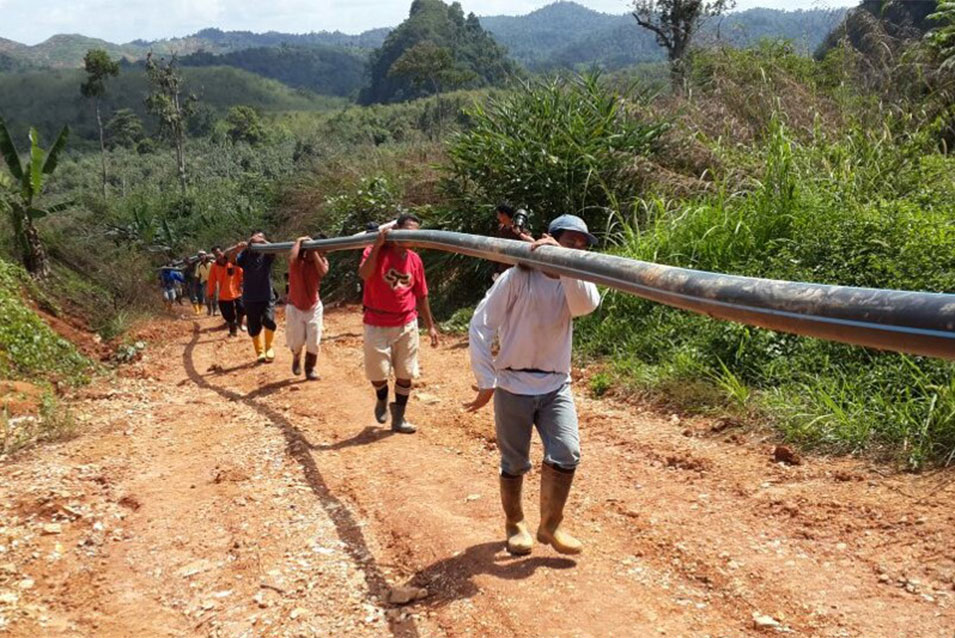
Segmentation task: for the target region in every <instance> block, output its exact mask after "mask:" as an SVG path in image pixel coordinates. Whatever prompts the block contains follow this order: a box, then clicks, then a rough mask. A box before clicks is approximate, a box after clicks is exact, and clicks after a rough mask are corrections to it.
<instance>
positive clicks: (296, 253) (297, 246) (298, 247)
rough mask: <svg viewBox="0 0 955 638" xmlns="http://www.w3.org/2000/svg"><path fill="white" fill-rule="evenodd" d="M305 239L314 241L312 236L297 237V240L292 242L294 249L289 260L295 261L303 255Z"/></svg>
mask: <svg viewBox="0 0 955 638" xmlns="http://www.w3.org/2000/svg"><path fill="white" fill-rule="evenodd" d="M303 241H312V238H311V237H308V236H303V237H299V238H298V239H296V240H295V242H294V243H292V250H291V252H289V255H288V260H289V261H295V260H296V259H298V258H299V257H300V256H301V255H302V242H303Z"/></svg>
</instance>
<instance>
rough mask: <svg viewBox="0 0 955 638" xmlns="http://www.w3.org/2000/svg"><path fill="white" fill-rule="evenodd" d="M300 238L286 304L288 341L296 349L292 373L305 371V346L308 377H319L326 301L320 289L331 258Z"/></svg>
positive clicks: (291, 263)
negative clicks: (306, 245)
mask: <svg viewBox="0 0 955 638" xmlns="http://www.w3.org/2000/svg"><path fill="white" fill-rule="evenodd" d="M306 241H312V238H311V237H299V238H298V239H296V240H295V244H294V245H293V246H292V251H291V252H290V253H289V256H288V305H287V306H285V341H286V343H288V347H289V350H291V351H292V374H294V375H296V376H298V375H299V374H301V372H302V348H303V347H304V348H305V378H306V379H308V380H309V381H315V380H316V379H318V374H316V373H315V364H316V363H318V346H319V344H320V343H321V340H322V314H323V312H322V310H323V309H322V300H321V299H319V297H318V288H319V286H321V285H322V278H323V277H324V276H325V275H327V274H328V259H326V258H325V255H323V254H322V253H320V252H318V251H317V250H303V249H302V242H306Z"/></svg>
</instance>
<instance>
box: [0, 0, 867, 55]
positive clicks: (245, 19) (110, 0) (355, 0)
mask: <svg viewBox="0 0 955 638" xmlns="http://www.w3.org/2000/svg"><path fill="white" fill-rule="evenodd" d="M578 1H579V2H580V3H581V4H584V5H586V6H588V7H590V8H592V9H595V10H597V11H602V12H604V13H614V14H623V13H627V11H628V10H629V7H630V2H628V1H627V0H578ZM550 2H551V0H462V2H461V5H462V7H463V8H464V10H465V12H473V13H476V14H478V15H481V16H488V15H501V14H506V15H523V14H526V13H530V12H531V11H534V10H535V9H539V8H541V7H543V6H546V5H547V4H550ZM850 4H854V2H851V0H739V2H738V9H747V8H751V7H753V6H768V7H773V8H777V9H810V8H817V7H821V8H825V7H834V6H846V5H850ZM410 5H411V1H410V0H352V1H349V0H271V1H265V0H166V1H165V2H157V1H156V0H37V1H36V2H32V3H31V2H27V1H26V0H0V8H2V9H3V21H2V22H0V37H3V38H9V39H12V40H16V41H18V42H23V43H26V44H36V43H38V42H41V41H43V40H45V39H46V38H48V37H50V36H51V35H54V34H57V33H82V34H84V35H88V36H91V37H97V38H102V39H104V40H109V41H111V42H128V41H130V40H134V39H137V38H142V39H147V40H152V39H159V38H168V37H175V36H183V35H188V34H190V33H195V32H196V31H198V30H199V29H202V28H205V27H218V28H220V29H223V30H231V29H235V30H248V31H257V32H262V31H270V30H272V31H285V32H289V33H305V32H309V31H335V30H339V31H344V32H346V33H360V32H362V31H365V30H367V29H373V28H376V27H386V26H395V25H397V24H399V23H400V22H401V21H402V20H404V19H405V18H406V17H407V15H408V8H409V7H410Z"/></svg>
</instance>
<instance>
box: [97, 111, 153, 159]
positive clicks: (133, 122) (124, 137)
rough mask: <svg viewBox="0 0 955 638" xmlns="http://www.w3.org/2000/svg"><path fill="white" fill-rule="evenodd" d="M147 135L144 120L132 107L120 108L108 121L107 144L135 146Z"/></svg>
mask: <svg viewBox="0 0 955 638" xmlns="http://www.w3.org/2000/svg"><path fill="white" fill-rule="evenodd" d="M143 137H145V132H144V131H143V122H142V120H140V119H139V117H138V116H137V115H136V113H135V112H133V110H132V109H119V110H118V111H116V112H115V113H113V117H111V118H110V120H109V121H108V122H107V123H106V146H107V148H109V149H111V150H112V149H114V148H117V147H122V148H133V147H135V146H136V144H138V143H139V141H140V140H142V139H143Z"/></svg>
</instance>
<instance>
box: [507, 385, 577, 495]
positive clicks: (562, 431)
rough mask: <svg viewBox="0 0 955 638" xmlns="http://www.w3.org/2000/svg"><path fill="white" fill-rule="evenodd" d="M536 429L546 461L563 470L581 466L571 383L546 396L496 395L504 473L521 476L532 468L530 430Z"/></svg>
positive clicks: (575, 410)
mask: <svg viewBox="0 0 955 638" xmlns="http://www.w3.org/2000/svg"><path fill="white" fill-rule="evenodd" d="M535 426H536V427H537V432H538V434H540V437H541V442H542V443H543V444H544V462H545V463H548V464H550V465H555V466H557V467H558V468H560V469H563V470H573V469H574V468H576V467H577V464H578V463H580V433H579V431H578V429H577V408H576V407H575V406H574V397H573V395H572V394H571V392H570V384H569V383H565V384H564V385H563V386H562V387H561V388H560V389H558V390H554V391H553V392H549V393H547V394H533V395H526V394H513V393H511V392H508V391H507V390H503V389H501V388H498V389H497V390H496V391H495V392H494V430H495V433H496V434H497V447H498V449H499V450H500V452H501V472H503V473H505V474H510V475H512V476H519V475H522V474H525V473H527V472H528V471H529V470H530V469H531V459H530V451H531V431H532V430H533V428H534V427H535Z"/></svg>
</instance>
